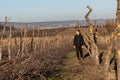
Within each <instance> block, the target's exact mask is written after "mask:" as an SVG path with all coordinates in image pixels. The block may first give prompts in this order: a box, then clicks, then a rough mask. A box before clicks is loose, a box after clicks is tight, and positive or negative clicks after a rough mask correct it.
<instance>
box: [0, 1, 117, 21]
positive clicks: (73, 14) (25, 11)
mask: <svg viewBox="0 0 120 80" xmlns="http://www.w3.org/2000/svg"><path fill="white" fill-rule="evenodd" d="M116 1H117V0H0V21H2V20H4V16H8V17H11V18H10V21H14V22H19V21H23V22H24V21H25V22H33V21H34V22H39V21H61V20H83V19H84V16H85V14H86V13H87V11H88V9H87V8H86V6H87V5H90V6H91V7H93V9H94V11H93V13H92V14H91V16H90V18H91V19H106V18H107V19H110V18H115V15H116V6H117V5H116Z"/></svg>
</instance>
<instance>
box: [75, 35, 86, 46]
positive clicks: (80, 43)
mask: <svg viewBox="0 0 120 80" xmlns="http://www.w3.org/2000/svg"><path fill="white" fill-rule="evenodd" d="M73 45H74V46H79V47H81V46H83V45H85V46H86V44H85V42H84V39H83V36H82V35H81V34H80V35H75V36H74V44H73Z"/></svg>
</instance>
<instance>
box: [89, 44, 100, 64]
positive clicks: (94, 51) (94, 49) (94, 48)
mask: <svg viewBox="0 0 120 80" xmlns="http://www.w3.org/2000/svg"><path fill="white" fill-rule="evenodd" d="M91 53H92V55H91V56H92V58H93V59H94V60H95V62H96V64H97V65H99V55H98V54H99V53H98V47H97V46H96V45H95V43H92V48H91Z"/></svg>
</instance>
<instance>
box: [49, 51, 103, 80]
mask: <svg viewBox="0 0 120 80" xmlns="http://www.w3.org/2000/svg"><path fill="white" fill-rule="evenodd" d="M48 80H105V79H104V77H103V73H102V69H101V68H100V67H98V66H97V65H95V63H94V62H93V61H92V59H91V58H90V57H87V58H85V59H84V60H83V61H82V62H80V61H78V60H77V58H76V54H75V51H73V52H71V53H69V54H68V55H67V57H66V58H65V59H64V60H63V68H62V70H61V71H60V72H59V73H58V74H55V75H54V77H53V76H52V77H51V78H50V79H48Z"/></svg>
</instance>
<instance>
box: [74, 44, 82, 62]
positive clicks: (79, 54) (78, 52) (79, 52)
mask: <svg viewBox="0 0 120 80" xmlns="http://www.w3.org/2000/svg"><path fill="white" fill-rule="evenodd" d="M76 56H77V59H78V60H81V59H83V49H82V46H76Z"/></svg>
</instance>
